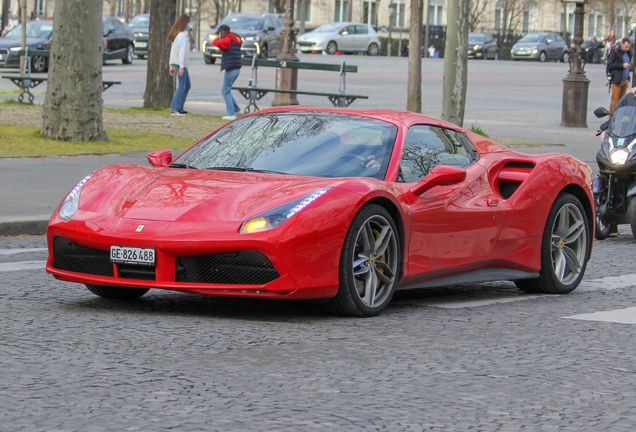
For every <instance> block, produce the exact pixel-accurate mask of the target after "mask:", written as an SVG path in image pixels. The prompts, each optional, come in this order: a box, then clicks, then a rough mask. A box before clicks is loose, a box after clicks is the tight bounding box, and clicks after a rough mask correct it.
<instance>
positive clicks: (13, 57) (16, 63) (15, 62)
mask: <svg viewBox="0 0 636 432" xmlns="http://www.w3.org/2000/svg"><path fill="white" fill-rule="evenodd" d="M0 67H5V68H11V69H14V68H19V67H20V56H19V55H17V54H16V53H14V52H13V51H10V50H8V49H0Z"/></svg>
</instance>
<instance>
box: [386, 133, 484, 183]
mask: <svg viewBox="0 0 636 432" xmlns="http://www.w3.org/2000/svg"><path fill="white" fill-rule="evenodd" d="M474 160H475V158H474V155H473V153H472V151H470V150H468V149H467V148H466V147H465V145H464V140H463V139H462V137H461V135H460V134H458V133H457V132H455V131H451V130H447V129H444V128H439V127H435V126H424V125H417V126H413V127H411V128H410V129H409V131H408V133H407V134H406V140H405V142H404V149H403V150H402V159H401V161H400V173H399V174H398V181H404V182H415V181H419V180H420V179H421V178H422V177H424V176H426V174H428V173H429V172H430V171H431V170H432V169H433V168H435V167H436V166H437V165H455V166H459V167H465V166H467V165H470V164H471V163H472V162H473V161H474Z"/></svg>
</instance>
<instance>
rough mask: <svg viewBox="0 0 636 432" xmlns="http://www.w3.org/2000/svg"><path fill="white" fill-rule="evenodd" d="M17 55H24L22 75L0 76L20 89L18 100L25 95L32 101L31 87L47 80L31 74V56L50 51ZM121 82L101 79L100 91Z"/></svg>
mask: <svg viewBox="0 0 636 432" xmlns="http://www.w3.org/2000/svg"><path fill="white" fill-rule="evenodd" d="M18 54H19V55H21V56H22V55H23V56H25V59H24V75H2V78H5V79H8V80H11V82H12V83H13V84H15V85H16V86H18V88H19V89H20V90H21V92H20V94H19V95H18V101H19V102H24V96H25V95H27V99H28V102H29V103H33V99H34V96H33V93H31V89H32V88H35V87H37V86H39V85H40V84H42V83H43V82H44V81H46V80H47V77H40V76H32V75H31V61H30V57H31V56H40V57H48V56H49V54H50V51H47V50H30V49H28V48H27V49H25V50H20V51H18ZM117 84H121V81H102V91H106V90H108V89H109V88H111V87H112V86H114V85H117Z"/></svg>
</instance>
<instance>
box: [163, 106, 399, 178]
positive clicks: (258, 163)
mask: <svg viewBox="0 0 636 432" xmlns="http://www.w3.org/2000/svg"><path fill="white" fill-rule="evenodd" d="M396 134H397V128H396V127H395V126H394V125H392V124H390V123H386V122H383V121H379V120H374V119H369V118H365V117H358V116H351V115H347V114H333V113H270V114H262V115H255V116H248V117H242V118H239V119H238V120H236V121H234V122H232V123H230V124H229V125H227V126H226V127H224V128H222V129H220V130H219V131H217V132H216V133H215V134H213V135H211V136H210V137H208V138H207V139H205V140H204V141H202V142H201V143H199V144H197V145H196V146H195V147H193V148H191V149H190V150H188V151H187V152H186V153H184V154H183V155H182V156H180V157H179V158H178V159H176V160H175V161H174V164H175V166H181V167H190V168H199V169H228V170H232V169H234V170H235V169H242V170H246V171H247V170H255V171H273V172H277V173H284V174H296V175H308V176H321V177H375V178H380V179H382V178H384V176H385V174H386V170H387V167H388V165H389V159H390V158H391V153H392V151H393V142H394V141H395V136H396ZM372 160H375V161H377V163H376V164H374V165H375V168H373V167H367V165H368V164H369V161H372Z"/></svg>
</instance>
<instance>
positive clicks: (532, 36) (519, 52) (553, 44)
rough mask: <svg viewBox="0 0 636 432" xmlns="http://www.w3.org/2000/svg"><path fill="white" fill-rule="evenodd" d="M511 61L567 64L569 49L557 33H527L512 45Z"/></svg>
mask: <svg viewBox="0 0 636 432" xmlns="http://www.w3.org/2000/svg"><path fill="white" fill-rule="evenodd" d="M510 54H511V57H512V59H513V60H539V61H540V62H544V61H546V60H558V61H563V62H567V61H568V59H569V58H570V47H568V44H567V43H565V41H564V40H563V38H562V37H561V35H560V34H558V33H528V34H527V35H525V36H524V37H522V38H521V39H519V42H517V43H516V44H514V45H513V47H512V52H511V53H510Z"/></svg>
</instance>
